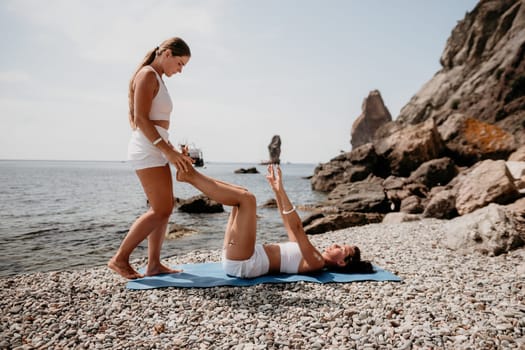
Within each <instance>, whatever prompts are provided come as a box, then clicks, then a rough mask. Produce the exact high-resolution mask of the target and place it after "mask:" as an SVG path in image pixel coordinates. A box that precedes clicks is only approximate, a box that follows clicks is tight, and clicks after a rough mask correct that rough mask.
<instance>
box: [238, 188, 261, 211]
mask: <svg viewBox="0 0 525 350" xmlns="http://www.w3.org/2000/svg"><path fill="white" fill-rule="evenodd" d="M240 202H241V205H248V206H253V207H255V206H256V205H257V198H255V195H254V194H253V193H251V192H250V191H245V192H244V193H243V194H242V195H241V201H240Z"/></svg>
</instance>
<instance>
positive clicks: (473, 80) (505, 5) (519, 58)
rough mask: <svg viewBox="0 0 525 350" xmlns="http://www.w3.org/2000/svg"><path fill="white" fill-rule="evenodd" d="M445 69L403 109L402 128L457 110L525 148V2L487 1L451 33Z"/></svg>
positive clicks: (443, 63) (442, 119)
mask: <svg viewBox="0 0 525 350" xmlns="http://www.w3.org/2000/svg"><path fill="white" fill-rule="evenodd" d="M440 63H441V66H442V69H441V70H439V71H438V72H437V73H436V74H435V75H434V77H433V78H432V79H431V80H430V81H428V82H427V83H426V84H425V85H424V86H423V87H422V88H421V90H420V91H418V92H417V93H416V94H415V95H414V96H413V97H412V99H411V100H410V101H409V103H408V104H407V105H406V106H404V107H403V108H402V109H401V112H400V115H399V116H398V118H397V119H396V121H397V122H398V123H401V124H405V125H406V124H417V123H420V122H422V121H425V120H427V119H429V118H434V119H435V120H436V123H437V124H438V125H440V124H442V123H444V122H445V121H446V120H447V119H448V118H449V116H450V115H451V114H452V113H454V112H460V113H464V114H467V115H469V116H470V117H472V118H475V119H477V120H480V121H483V122H486V123H490V124H494V125H496V126H499V127H501V128H502V129H503V130H506V131H508V132H509V133H511V134H513V135H514V136H515V138H516V141H517V142H518V143H519V144H525V132H524V130H525V1H524V0H482V1H480V2H479V3H478V5H477V6H476V7H475V8H474V9H473V10H472V11H471V12H469V13H467V14H466V16H465V18H464V19H463V20H462V21H460V22H459V23H458V24H457V26H456V27H455V28H454V29H453V30H452V34H451V36H450V37H449V39H448V40H447V44H446V47H445V49H444V51H443V54H442V55H441V59H440Z"/></svg>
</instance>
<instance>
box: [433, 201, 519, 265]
mask: <svg viewBox="0 0 525 350" xmlns="http://www.w3.org/2000/svg"><path fill="white" fill-rule="evenodd" d="M444 227H445V229H444V231H445V236H444V237H443V239H442V241H441V243H442V245H443V246H445V247H446V248H449V249H452V250H457V251H460V252H463V253H471V252H474V251H476V252H480V253H483V254H489V255H500V254H503V253H506V252H509V251H510V250H513V249H516V248H519V247H522V246H523V245H524V244H525V227H524V226H523V222H521V221H520V220H518V218H516V216H515V215H514V214H513V213H512V212H510V211H508V210H506V209H505V207H503V206H501V205H498V204H494V203H493V204H490V205H489V206H487V207H485V208H482V209H478V210H476V211H474V212H472V213H470V214H467V215H464V216H460V217H457V218H455V219H452V220H450V221H448V222H446V223H445V224H444Z"/></svg>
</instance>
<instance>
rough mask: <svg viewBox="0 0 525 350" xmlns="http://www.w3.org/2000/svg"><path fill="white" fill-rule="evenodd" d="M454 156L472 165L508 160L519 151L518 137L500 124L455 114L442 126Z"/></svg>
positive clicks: (449, 148) (441, 133) (446, 141)
mask: <svg viewBox="0 0 525 350" xmlns="http://www.w3.org/2000/svg"><path fill="white" fill-rule="evenodd" d="M438 131H439V134H440V135H441V138H442V139H443V141H444V142H445V146H446V148H447V151H448V152H449V153H450V155H451V157H453V158H454V159H456V161H458V162H459V163H461V164H466V165H471V164H474V163H476V162H478V161H479V160H482V159H507V157H508V156H509V155H510V154H511V153H512V152H513V151H514V150H516V142H515V140H514V136H513V135H512V134H510V133H508V132H506V131H505V130H503V129H501V128H500V127H498V126H496V125H492V124H489V123H485V122H482V121H479V120H477V119H474V118H471V117H468V116H466V115H464V114H461V113H455V114H453V115H451V116H450V117H448V119H447V120H446V121H445V122H444V123H443V124H442V125H440V126H439V127H438Z"/></svg>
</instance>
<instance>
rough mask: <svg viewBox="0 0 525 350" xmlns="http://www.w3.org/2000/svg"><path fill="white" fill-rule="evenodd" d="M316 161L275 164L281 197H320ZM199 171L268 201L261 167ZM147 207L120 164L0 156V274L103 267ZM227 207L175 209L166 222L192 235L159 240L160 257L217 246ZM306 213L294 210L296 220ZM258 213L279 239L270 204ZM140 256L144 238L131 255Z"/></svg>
mask: <svg viewBox="0 0 525 350" xmlns="http://www.w3.org/2000/svg"><path fill="white" fill-rule="evenodd" d="M315 166H316V164H283V165H281V168H282V169H283V181H284V184H285V187H286V189H287V192H288V195H289V197H290V198H291V199H292V201H293V202H294V203H295V204H296V205H308V204H315V203H317V202H319V201H321V200H323V199H324V195H323V194H322V193H319V192H316V191H312V190H311V186H310V181H309V180H308V177H309V176H311V175H312V174H313V171H314V168H315ZM249 167H256V168H257V170H258V171H259V173H258V174H235V173H234V171H235V170H236V169H239V168H249ZM198 169H199V171H202V172H203V173H204V174H206V175H208V176H211V177H214V178H218V179H220V180H223V181H226V182H230V183H234V184H237V185H240V186H243V187H246V188H247V189H249V190H250V191H251V192H253V193H254V194H255V195H256V197H257V205H258V206H260V205H261V204H263V203H264V202H266V201H267V200H269V199H271V198H273V191H272V190H271V189H270V187H269V185H268V183H267V181H266V178H265V174H266V166H264V165H257V164H243V163H206V164H205V166H204V167H202V168H198ZM173 170H174V169H173V168H172V171H173ZM173 173H174V171H173ZM174 193H175V196H176V197H178V198H182V199H186V198H189V197H192V196H195V195H198V194H200V192H199V191H198V190H196V189H195V188H193V187H192V186H190V185H188V184H183V183H178V182H176V181H175V180H174ZM147 209H148V207H147V202H146V197H145V195H144V192H143V190H142V187H141V186H140V182H139V180H138V178H137V176H136V174H135V172H134V171H133V170H132V169H131V168H130V167H129V165H128V164H127V163H125V162H90V161H11V160H4V161H0V276H7V275H13V274H20V273H30V272H36V271H54V270H65V269H70V268H83V267H90V266H100V265H104V264H105V263H106V262H107V260H108V259H109V258H110V257H111V256H112V255H113V254H114V253H115V251H116V250H117V249H118V247H119V245H120V243H121V241H122V239H123V238H124V236H125V235H126V234H127V232H128V230H129V227H130V226H131V224H132V223H133V221H135V219H137V218H138V217H139V216H140V215H141V214H142V213H144V212H145V211H146V210H147ZM230 210H231V208H229V207H225V212H224V213H217V214H187V213H183V212H180V211H178V210H177V208H175V210H174V212H173V214H172V216H171V218H170V223H176V224H178V225H182V226H184V227H187V228H189V229H191V230H194V231H196V233H194V234H192V235H188V236H184V237H182V238H178V239H169V240H168V239H167V240H165V242H164V245H163V248H162V256H163V257H169V256H173V255H177V254H181V253H187V252H189V251H193V250H202V249H214V248H216V249H220V248H221V247H222V239H223V235H224V228H225V226H226V223H227V220H228V215H229V212H230ZM307 214H308V213H303V212H300V215H301V216H302V217H303V218H304V217H305V215H307ZM257 215H258V217H259V219H258V221H257V230H258V233H257V234H258V241H259V242H261V243H264V242H273V241H282V240H285V239H286V232H285V231H284V228H283V225H282V222H281V219H280V215H279V213H278V212H277V210H276V209H275V208H269V209H265V208H261V207H258V209H257ZM146 255H147V244H146V242H144V243H142V244H141V245H140V246H139V247H138V248H137V249H136V250H135V252H134V253H133V254H132V257H131V258H132V259H134V258H141V257H145V256H146Z"/></svg>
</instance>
